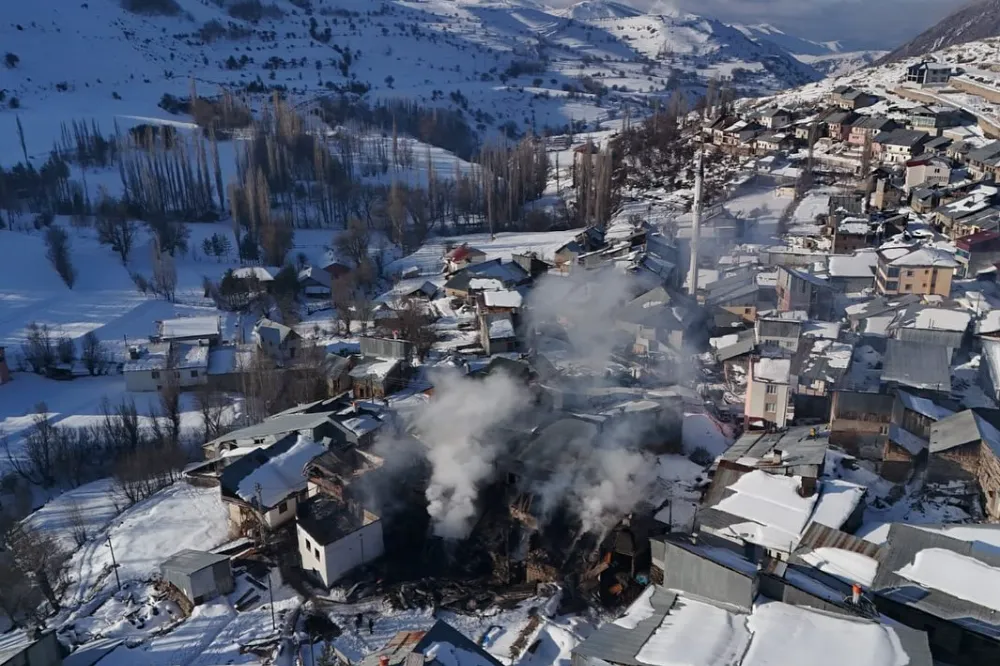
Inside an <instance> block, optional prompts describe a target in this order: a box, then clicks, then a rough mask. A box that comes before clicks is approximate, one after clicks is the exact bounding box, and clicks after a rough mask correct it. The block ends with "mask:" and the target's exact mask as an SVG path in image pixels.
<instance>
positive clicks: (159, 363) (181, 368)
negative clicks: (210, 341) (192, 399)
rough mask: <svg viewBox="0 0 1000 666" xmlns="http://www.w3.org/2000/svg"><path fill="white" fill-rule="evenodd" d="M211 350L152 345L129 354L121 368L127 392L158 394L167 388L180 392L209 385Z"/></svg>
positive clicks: (160, 343)
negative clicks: (174, 387)
mask: <svg viewBox="0 0 1000 666" xmlns="http://www.w3.org/2000/svg"><path fill="white" fill-rule="evenodd" d="M209 352H210V350H209V348H208V347H207V346H205V345H201V344H187V343H183V342H159V343H151V344H149V345H148V346H146V347H136V348H133V349H131V350H130V351H129V360H128V361H126V362H125V363H124V364H123V365H122V375H124V377H125V389H126V390H128V391H137V392H141V391H159V390H161V389H162V388H163V387H164V386H167V385H170V386H176V387H177V388H180V389H181V390H184V389H192V388H195V387H197V386H201V385H203V384H206V383H208V360H209Z"/></svg>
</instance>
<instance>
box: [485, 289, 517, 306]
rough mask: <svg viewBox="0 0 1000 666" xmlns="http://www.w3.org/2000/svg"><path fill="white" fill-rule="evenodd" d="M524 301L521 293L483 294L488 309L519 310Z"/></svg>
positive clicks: (507, 291)
mask: <svg viewBox="0 0 1000 666" xmlns="http://www.w3.org/2000/svg"><path fill="white" fill-rule="evenodd" d="M523 301H524V297H523V296H521V293H520V292H518V291H514V290H507V289H503V290H499V291H487V292H486V293H484V294H483V302H484V303H485V304H486V307H488V308H519V307H521V303H522V302H523Z"/></svg>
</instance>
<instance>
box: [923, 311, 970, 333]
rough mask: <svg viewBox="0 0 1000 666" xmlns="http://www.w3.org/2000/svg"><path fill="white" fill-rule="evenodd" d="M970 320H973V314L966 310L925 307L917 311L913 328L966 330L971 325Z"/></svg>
mask: <svg viewBox="0 0 1000 666" xmlns="http://www.w3.org/2000/svg"><path fill="white" fill-rule="evenodd" d="M970 321H972V314H971V313H969V312H966V311H965V310H946V309H944V308H923V309H922V310H920V311H919V312H917V316H916V318H915V319H914V322H913V325H912V328H924V329H930V330H934V331H964V330H966V329H967V328H968V327H969V322H970Z"/></svg>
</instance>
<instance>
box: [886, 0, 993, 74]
mask: <svg viewBox="0 0 1000 666" xmlns="http://www.w3.org/2000/svg"><path fill="white" fill-rule="evenodd" d="M998 35H1000V0H979V1H978V2H975V3H973V4H971V5H968V6H966V7H963V8H962V9H960V10H958V11H957V12H955V13H954V14H951V15H949V16H948V17H946V18H945V19H944V20H942V21H941V22H939V23H938V24H937V25H935V26H934V27H932V28H930V29H929V30H926V31H924V32H922V33H921V34H919V35H917V36H916V37H915V38H913V39H912V40H910V41H909V42H907V43H906V44H903V45H902V46H900V47H899V48H897V49H895V50H894V51H891V52H890V53H889V54H888V55H886V56H885V57H884V58H882V60H880V61H879V63H880V64H881V63H889V62H896V61H898V60H902V59H903V58H911V57H914V56H921V55H926V54H927V53H930V52H931V51H937V50H940V49H943V48H946V47H948V46H955V45H957V44H964V43H966V42H972V41H977V40H981V39H986V38H988V37H996V36H998Z"/></svg>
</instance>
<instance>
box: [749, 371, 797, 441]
mask: <svg viewBox="0 0 1000 666" xmlns="http://www.w3.org/2000/svg"><path fill="white" fill-rule="evenodd" d="M791 363H792V361H791V359H776V358H762V359H759V360H757V361H754V362H753V363H751V364H750V368H749V370H750V372H749V373H748V374H747V392H746V398H745V402H744V409H743V413H744V419H745V420H746V422H747V425H748V426H751V427H754V426H755V427H757V428H765V429H766V428H784V427H785V426H786V425H788V423H789V422H790V421H791V420H792V417H793V408H792V401H791V387H790V381H791V378H790V375H791Z"/></svg>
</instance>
